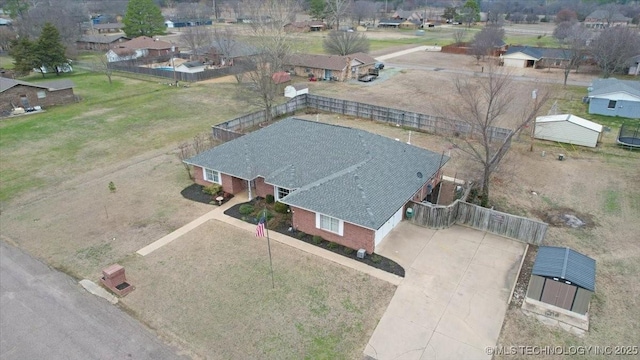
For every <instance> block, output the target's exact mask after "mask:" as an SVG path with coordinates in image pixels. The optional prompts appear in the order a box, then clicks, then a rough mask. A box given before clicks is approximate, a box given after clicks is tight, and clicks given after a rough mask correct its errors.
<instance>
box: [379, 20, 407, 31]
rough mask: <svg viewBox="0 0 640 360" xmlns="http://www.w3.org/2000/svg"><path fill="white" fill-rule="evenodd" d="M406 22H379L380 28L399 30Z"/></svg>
mask: <svg viewBox="0 0 640 360" xmlns="http://www.w3.org/2000/svg"><path fill="white" fill-rule="evenodd" d="M403 22H404V20H399V19H382V20H380V21H378V27H379V28H396V29H397V28H398V27H400V24H402V23H403Z"/></svg>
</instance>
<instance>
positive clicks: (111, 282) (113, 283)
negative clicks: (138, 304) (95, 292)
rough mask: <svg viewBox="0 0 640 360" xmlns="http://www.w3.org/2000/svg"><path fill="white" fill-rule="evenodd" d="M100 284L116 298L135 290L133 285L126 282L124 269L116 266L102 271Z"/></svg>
mask: <svg viewBox="0 0 640 360" xmlns="http://www.w3.org/2000/svg"><path fill="white" fill-rule="evenodd" d="M100 282H102V283H103V284H104V286H106V287H107V288H109V290H111V291H113V292H114V293H115V294H116V295H118V296H125V295H127V294H128V293H130V292H132V291H133V290H134V289H135V287H134V286H133V285H131V284H129V283H128V282H127V278H126V277H125V275H124V268H123V267H122V266H121V265H118V264H113V265H111V266H109V267H107V268H105V269H102V278H101V279H100Z"/></svg>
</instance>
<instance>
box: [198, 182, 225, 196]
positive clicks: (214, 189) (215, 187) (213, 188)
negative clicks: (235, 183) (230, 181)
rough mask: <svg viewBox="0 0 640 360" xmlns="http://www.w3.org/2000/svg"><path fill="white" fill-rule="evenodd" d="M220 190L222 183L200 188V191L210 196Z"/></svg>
mask: <svg viewBox="0 0 640 360" xmlns="http://www.w3.org/2000/svg"><path fill="white" fill-rule="evenodd" d="M220 190H222V185H220V184H211V185H207V186H205V187H203V188H202V191H203V192H204V193H205V194H208V195H211V196H213V195H217V194H218V193H219V192H220Z"/></svg>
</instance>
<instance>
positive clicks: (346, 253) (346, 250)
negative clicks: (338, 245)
mask: <svg viewBox="0 0 640 360" xmlns="http://www.w3.org/2000/svg"><path fill="white" fill-rule="evenodd" d="M354 251H355V250H353V249H352V248H350V247H346V246H345V247H344V249H342V252H343V253H345V255H351V254H353V252H354Z"/></svg>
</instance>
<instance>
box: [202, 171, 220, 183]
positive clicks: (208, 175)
mask: <svg viewBox="0 0 640 360" xmlns="http://www.w3.org/2000/svg"><path fill="white" fill-rule="evenodd" d="M204 179H205V180H206V181H209V182H214V183H216V184H222V183H221V182H220V173H219V172H217V171H215V170H211V169H204Z"/></svg>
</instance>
